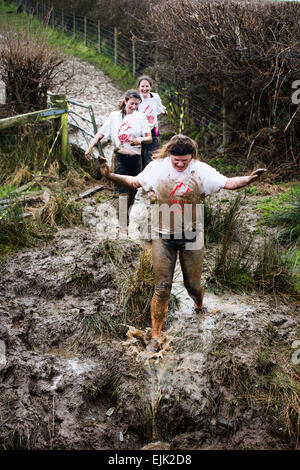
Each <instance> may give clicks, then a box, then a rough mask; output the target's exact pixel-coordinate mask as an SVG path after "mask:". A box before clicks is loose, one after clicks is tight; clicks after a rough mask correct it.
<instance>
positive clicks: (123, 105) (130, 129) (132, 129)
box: [85, 90, 152, 207]
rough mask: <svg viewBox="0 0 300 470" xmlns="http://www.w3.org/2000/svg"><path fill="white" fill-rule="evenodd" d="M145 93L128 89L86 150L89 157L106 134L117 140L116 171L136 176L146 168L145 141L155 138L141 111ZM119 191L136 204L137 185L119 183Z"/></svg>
mask: <svg viewBox="0 0 300 470" xmlns="http://www.w3.org/2000/svg"><path fill="white" fill-rule="evenodd" d="M140 102H141V96H140V94H139V93H138V92H137V91H136V90H128V91H127V92H126V94H125V96H124V98H123V99H122V100H121V102H120V103H119V107H118V110H117V111H113V112H112V113H111V114H110V115H109V117H108V119H107V120H106V121H105V122H104V124H103V125H102V126H101V127H100V129H99V131H98V132H97V134H96V135H95V137H94V138H93V140H92V142H91V144H90V146H89V148H88V149H87V151H86V152H85V157H86V159H88V160H89V158H90V155H91V153H92V151H93V149H94V147H95V145H97V143H98V142H99V141H100V140H101V139H103V137H105V138H109V137H110V138H111V139H112V140H113V142H114V152H115V154H114V171H115V172H116V173H118V174H120V175H128V176H136V175H138V174H139V173H140V172H141V170H142V160H141V151H142V147H141V146H142V143H144V142H145V143H150V142H151V141H152V137H151V131H150V128H149V125H148V122H147V118H146V116H145V115H144V114H143V113H141V112H139V111H138V106H139V104H140ZM119 193H120V194H122V195H125V196H127V197H128V207H130V206H131V205H132V204H133V201H134V196H135V194H136V189H133V188H128V187H124V186H120V187H119Z"/></svg>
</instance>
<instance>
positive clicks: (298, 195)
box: [258, 184, 300, 245]
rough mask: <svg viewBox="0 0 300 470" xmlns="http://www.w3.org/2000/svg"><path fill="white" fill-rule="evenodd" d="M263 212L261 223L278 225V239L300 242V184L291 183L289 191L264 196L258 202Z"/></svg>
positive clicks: (284, 241) (289, 242) (272, 225)
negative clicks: (272, 195)
mask: <svg viewBox="0 0 300 470" xmlns="http://www.w3.org/2000/svg"><path fill="white" fill-rule="evenodd" d="M258 208H259V210H260V211H261V212H262V216H263V217H262V220H261V221H260V223H259V224H260V225H268V226H269V227H277V228H278V233H277V235H276V237H277V239H278V240H279V241H280V242H281V243H288V244H289V245H290V244H291V243H296V244H299V240H300V186H299V185H295V184H293V185H290V187H289V191H288V192H286V193H282V194H278V195H277V196H274V197H268V198H264V199H263V200H262V201H261V202H260V203H259V204H258Z"/></svg>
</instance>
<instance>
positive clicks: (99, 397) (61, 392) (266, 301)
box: [0, 61, 299, 450]
mask: <svg viewBox="0 0 300 470" xmlns="http://www.w3.org/2000/svg"><path fill="white" fill-rule="evenodd" d="M75 67H76V69H77V71H78V73H77V75H76V78H74V84H73V85H72V87H73V88H72V87H71V85H70V84H69V92H68V96H71V97H73V99H78V100H79V99H80V100H81V101H83V102H88V103H89V104H90V103H92V104H93V105H95V108H94V109H95V114H96V121H97V122H98V123H100V122H103V119H104V117H105V116H106V115H107V113H109V112H110V111H111V110H112V109H114V108H115V103H116V102H117V100H118V98H119V96H120V95H121V93H120V91H119V90H117V89H115V88H114V87H113V85H112V83H111V82H110V80H109V79H108V78H107V77H105V76H104V74H102V73H101V72H99V71H96V70H94V69H93V68H91V66H89V65H87V64H83V63H80V62H78V61H75ZM95 77H96V78H95ZM84 80H86V81H84ZM79 83H80V86H79V85H78V84H79ZM90 86H91V88H90ZM70 87H71V88H70ZM77 87H78V88H77ZM111 95H113V96H112V99H111ZM100 98H101V99H100ZM96 106H99V108H97V107H96ZM92 199H93V198H92ZM137 199H138V200H137V204H136V205H135V207H134V209H133V212H132V215H131V227H133V226H134V224H135V223H138V222H137V220H138V216H139V215H140V214H141V209H140V208H141V205H146V206H147V204H146V200H145V199H143V195H142V194H139V197H138V198H137ZM90 202H91V204H89V205H87V206H86V209H85V216H84V222H85V225H84V226H83V227H76V228H69V229H59V230H58V232H57V233H56V235H55V237H54V239H53V240H52V241H50V242H48V243H47V244H46V245H44V246H43V247H40V248H36V249H25V250H21V251H20V252H18V253H16V254H14V255H11V256H10V257H9V258H8V260H7V263H6V266H5V268H4V269H3V270H2V271H1V273H0V276H1V278H0V319H1V323H0V325H1V326H0V377H1V386H0V387H1V388H0V416H1V418H0V420H1V421H0V443H1V447H2V448H4V449H19V448H23V449H116V450H118V449H152V450H154V449H197V450H201V449H287V448H293V446H295V445H294V444H292V443H291V439H290V436H289V432H288V430H287V429H286V428H285V426H284V424H282V423H283V421H282V419H281V418H282V416H281V415H280V413H279V414H278V406H279V405H278V403H279V402H278V403H277V410H276V406H275V405H276V404H275V405H274V403H273V402H272V401H270V393H271V391H272V386H273V382H272V380H271V379H270V377H271V376H272V374H273V372H274V370H277V369H278V370H279V371H282V370H286V371H287V370H290V364H291V355H292V353H293V349H292V344H293V342H294V341H295V340H297V339H298V334H299V312H298V311H297V309H296V306H295V304H291V303H289V302H287V301H284V300H279V299H277V300H276V299H274V297H271V296H269V297H268V296H262V295H258V294H257V293H253V294H251V295H234V294H232V293H227V294H223V295H216V294H213V293H210V292H206V294H205V305H206V306H207V307H208V313H207V314H205V315H202V316H197V315H196V314H194V313H193V305H192V302H191V300H190V299H189V297H188V296H187V293H186V291H185V289H184V287H183V283H182V278H181V273H180V268H179V266H177V267H176V275H175V281H174V285H173V293H174V294H175V295H176V296H177V297H178V298H179V299H180V301H181V303H180V306H179V307H178V308H177V310H176V311H175V312H174V313H172V314H170V315H169V316H168V319H167V322H166V324H165V327H164V330H163V341H162V347H161V350H160V351H159V352H158V353H155V354H150V353H147V352H146V345H147V342H148V341H149V339H150V319H149V324H148V326H146V327H145V328H142V329H141V328H137V327H136V326H135V325H129V327H125V326H124V324H123V321H124V315H123V314H124V305H123V304H122V302H121V300H120V290H119V288H120V284H121V283H122V282H123V280H124V273H125V274H127V275H128V276H129V275H130V273H131V272H134V269H135V263H136V261H137V257H138V255H137V253H138V251H139V250H141V247H140V248H139V243H137V242H132V241H131V240H130V239H125V240H123V242H122V243H123V244H122V250H123V251H122V253H123V255H124V253H125V255H124V256H123V261H124V262H123V264H122V265H118V263H115V262H113V260H114V258H113V257H112V255H111V254H110V255H108V253H107V251H105V250H104V249H103V245H101V243H100V238H99V233H100V232H101V230H100V231H99V227H101V226H102V225H103V223H104V220H103V210H102V209H103V207H102V209H101V210H98V206H97V204H96V203H95V200H94V201H90ZM134 214H135V215H134ZM113 217H114V216H112V219H111V222H112V220H113ZM105 222H106V223H107V214H106V215H105ZM111 222H110V223H111ZM97 227H98V229H97ZM210 256H211V253H210V252H209V250H208V251H207V259H208V258H209V257H210ZM208 271H209V266H208V265H207V264H206V265H205V266H204V277H205V275H206V274H207V272H208ZM273 375H274V374H273ZM275 376H276V375H275ZM268 400H269V401H268ZM279 408H280V407H279ZM279 411H280V409H279Z"/></svg>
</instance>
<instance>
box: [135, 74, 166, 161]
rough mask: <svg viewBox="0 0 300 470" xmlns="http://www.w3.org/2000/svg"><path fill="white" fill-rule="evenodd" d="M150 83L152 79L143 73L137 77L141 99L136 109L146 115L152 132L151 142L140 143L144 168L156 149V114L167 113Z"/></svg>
mask: <svg viewBox="0 0 300 470" xmlns="http://www.w3.org/2000/svg"><path fill="white" fill-rule="evenodd" d="M152 84H153V82H152V79H151V78H150V77H148V76H147V75H143V76H142V77H139V79H138V89H139V92H140V94H141V97H142V101H141V103H140V104H139V108H138V109H139V111H141V112H142V113H144V114H145V115H146V117H147V121H148V124H149V127H150V129H151V134H152V142H151V143H143V144H142V160H143V168H145V167H146V166H147V165H148V163H150V162H151V161H152V153H153V152H154V151H155V150H157V149H158V138H157V137H158V119H157V116H158V115H159V114H163V115H164V116H166V115H167V114H168V111H167V110H166V108H165V106H163V104H162V102H161V99H160V96H159V94H158V93H154V92H153V91H151V90H152Z"/></svg>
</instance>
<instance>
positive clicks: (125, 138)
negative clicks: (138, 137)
mask: <svg viewBox="0 0 300 470" xmlns="http://www.w3.org/2000/svg"><path fill="white" fill-rule="evenodd" d="M123 126H124V129H122V127H123ZM130 129H131V126H129V124H127V123H126V122H123V124H122V125H121V127H120V128H119V130H118V139H119V141H120V142H121V143H122V144H124V142H131V141H132V134H131V133H128V131H129V130H130ZM121 132H122V133H121Z"/></svg>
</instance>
